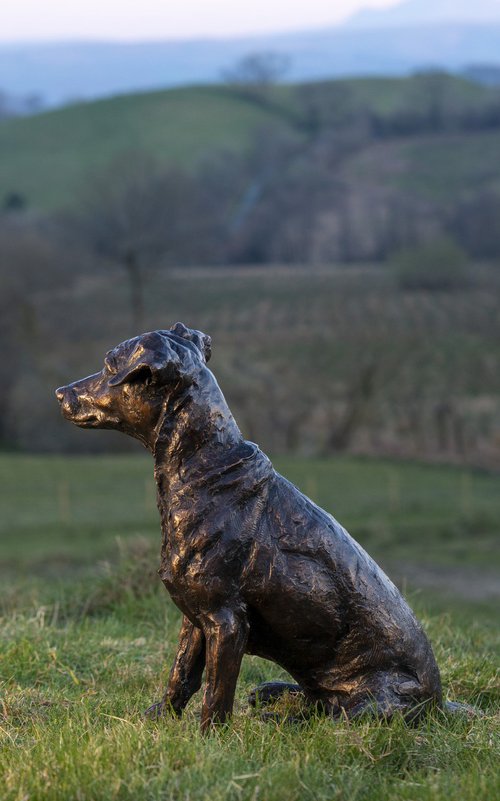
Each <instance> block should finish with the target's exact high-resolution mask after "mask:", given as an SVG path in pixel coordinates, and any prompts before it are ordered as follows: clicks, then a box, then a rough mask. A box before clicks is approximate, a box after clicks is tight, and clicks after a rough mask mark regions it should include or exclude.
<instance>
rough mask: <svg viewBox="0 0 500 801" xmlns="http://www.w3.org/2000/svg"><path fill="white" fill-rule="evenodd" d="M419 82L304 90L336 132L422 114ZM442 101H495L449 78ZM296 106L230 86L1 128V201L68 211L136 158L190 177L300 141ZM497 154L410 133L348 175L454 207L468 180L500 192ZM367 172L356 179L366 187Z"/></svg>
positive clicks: (281, 92) (478, 139)
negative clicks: (260, 144) (103, 175)
mask: <svg viewBox="0 0 500 801" xmlns="http://www.w3.org/2000/svg"><path fill="white" fill-rule="evenodd" d="M426 81H427V79H426V77H425V76H414V77H412V78H407V79H398V78H371V79H367V78H366V79H363V78H360V79H350V80H344V81H335V82H324V83H322V84H316V85H315V84H313V85H311V86H310V87H309V88H307V89H305V90H304V93H303V95H302V97H304V96H306V95H307V94H309V96H311V93H313V92H315V91H317V89H318V87H320V90H321V92H323V93H324V98H323V100H322V101H321V107H322V108H323V107H325V108H327V109H328V108H329V107H331V109H332V113H333V114H334V116H335V119H336V121H337V122H336V124H340V125H342V124H344V123H345V122H346V120H352V119H355V118H356V115H359V114H370V113H375V114H377V115H378V116H379V117H380V118H381V119H384V117H386V116H387V115H391V114H394V113H398V112H406V111H411V112H412V113H419V112H421V111H422V109H424V108H425V107H426V105H425V104H427V103H428V102H429V98H428V95H427V92H428V90H427V89H426ZM439 93H440V94H439V97H440V99H441V101H442V103H443V109H444V111H445V113H446V114H450V115H453V114H454V113H455V111H456V109H460V108H467V109H468V110H469V112H471V113H474V112H475V111H478V110H481V109H482V108H484V107H485V106H486V105H487V104H493V103H495V102H497V101H496V95H495V91H494V89H490V88H487V87H481V86H479V85H475V84H473V83H469V82H468V81H465V80H462V79H459V78H454V77H451V76H448V77H445V78H443V80H442V84H441V85H440V88H439ZM302 102H303V101H301V100H300V94H297V92H296V87H293V86H290V87H275V88H274V89H273V90H272V91H271V92H270V93H268V95H267V96H266V99H265V102H262V101H259V100H257V101H256V99H255V97H253V96H252V95H251V94H250V93H246V94H245V93H241V92H238V91H237V90H235V89H234V88H230V87H227V86H215V87H192V88H185V89H173V90H168V91H157V92H144V93H139V94H134V95H123V96H117V97H113V98H110V99H106V100H100V101H96V102H92V103H80V104H78V103H76V104H74V105H70V106H67V107H65V108H62V109H58V110H55V111H50V112H45V113H43V114H39V115H36V116H33V117H29V118H20V119H12V120H7V121H6V122H3V123H1V124H0V197H2V196H3V197H5V196H6V195H8V194H9V193H11V192H16V193H20V194H22V195H23V196H24V197H25V198H26V199H27V202H28V204H29V206H30V207H32V208H36V209H42V210H46V211H52V210H58V209H61V208H65V207H72V206H75V204H77V203H78V199H79V197H80V196H81V194H82V193H83V192H84V191H85V188H86V186H87V185H88V184H89V182H92V180H93V178H95V176H97V175H99V173H100V172H102V170H103V169H105V168H106V167H107V166H108V165H109V164H111V163H113V162H114V161H116V160H118V159H122V160H123V159H124V158H126V159H133V158H134V156H135V155H136V154H138V153H140V154H147V155H149V156H151V157H153V158H154V159H156V160H157V161H158V162H159V163H160V164H165V165H175V166H181V167H185V168H187V169H192V168H193V167H196V165H197V163H198V162H199V161H200V160H203V159H206V158H207V157H209V156H210V155H211V154H213V152H214V151H219V152H220V151H232V152H243V151H245V150H247V149H248V147H249V145H250V143H251V142H252V140H253V137H254V135H255V134H256V133H257V132H259V131H263V130H264V131H267V132H269V131H270V130H272V131H273V132H274V133H275V134H278V135H282V134H285V135H287V136H288V137H294V138H295V139H296V140H297V141H301V140H302V139H303V137H304V131H303V125H302V123H303V120H302V117H301V115H303V108H302V106H301V103H302ZM497 153H498V133H494V134H483V133H481V132H479V133H474V132H469V133H466V134H458V135H456V136H455V137H453V138H452V139H451V140H450V139H449V137H447V136H446V135H444V136H443V135H436V136H435V137H428V136H427V137H426V136H419V135H418V134H417V135H415V136H412V137H410V142H409V143H407V142H406V141H405V139H403V141H402V142H400V141H399V140H395V141H393V142H391V143H390V144H387V145H384V146H383V148H382V150H381V149H380V147H379V146H378V145H377V144H374V143H370V142H367V144H366V147H364V148H363V150H362V152H361V154H358V155H356V156H355V157H354V159H353V163H352V165H351V163H350V160H349V159H347V161H346V164H345V171H346V174H347V175H348V177H351V178H354V179H356V178H357V175H358V172H359V169H360V167H359V163H360V160H361V163H362V165H364V163H365V162H367V163H368V164H370V163H372V164H373V171H375V172H376V173H377V175H376V179H377V182H376V183H375V184H374V185H380V180H382V182H383V183H384V184H385V183H387V184H388V185H391V184H393V183H396V184H397V185H399V186H401V187H405V188H407V187H409V188H413V187H412V186H411V184H412V182H413V181H414V180H416V181H417V183H418V184H419V185H418V186H417V187H416V188H417V189H418V190H419V191H421V192H422V194H424V195H431V196H432V197H438V199H442V198H441V197H440V194H443V193H444V195H445V197H444V199H446V198H447V197H448V198H449V199H454V198H455V193H456V191H457V183H458V188H459V189H461V190H463V191H467V189H468V183H467V181H468V179H469V176H470V175H471V174H472V175H473V177H474V180H475V181H476V182H477V181H479V184H480V186H481V187H490V186H498V185H499V184H500V172H499V168H498V159H497V158H496V154H497ZM464 155H465V158H466V161H465V166H464V167H463V168H461V164H462V162H463V158H464ZM492 156H493V157H492ZM394 164H396V165H397V173H398V174H397V176H396V178H395V177H394V176H393V174H392V172H393V165H394ZM457 168H458V169H457ZM118 169H119V168H117V170H118ZM363 169H365V167H363ZM450 171H451V172H452V173H453V175H454V181H453V183H452V184H451V185H450V184H449V175H450ZM369 174H370V173H369V172H365V173H363V175H364V179H366V177H367V176H368V175H369ZM419 175H420V178H418V176H419ZM415 176H417V178H415ZM422 184H423V185H422ZM436 186H437V187H438V189H437V190H436V189H435V187H436Z"/></svg>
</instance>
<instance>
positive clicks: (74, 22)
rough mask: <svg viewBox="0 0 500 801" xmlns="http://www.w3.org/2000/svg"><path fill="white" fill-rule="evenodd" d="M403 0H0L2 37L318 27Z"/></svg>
mask: <svg viewBox="0 0 500 801" xmlns="http://www.w3.org/2000/svg"><path fill="white" fill-rule="evenodd" d="M398 2H401V0H13V1H12V2H9V0H0V41H3V42H15V41H54V40H58V39H107V40H118V41H127V40H128V41H134V40H141V39H191V38H199V37H223V36H242V35H248V34H252V33H271V32H275V31H276V32H278V31H283V32H285V31H293V30H303V29H305V28H319V27H323V26H327V25H334V24H335V23H339V22H342V21H343V20H345V19H346V18H347V17H349V16H350V15H351V14H352V13H353V12H355V11H358V10H359V9H360V8H388V7H390V6H395V5H397V4H398Z"/></svg>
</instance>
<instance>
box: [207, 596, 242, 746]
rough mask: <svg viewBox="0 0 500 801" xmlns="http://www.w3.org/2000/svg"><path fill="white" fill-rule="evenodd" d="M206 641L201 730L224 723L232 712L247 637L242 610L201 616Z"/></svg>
mask: <svg viewBox="0 0 500 801" xmlns="http://www.w3.org/2000/svg"><path fill="white" fill-rule="evenodd" d="M201 622H202V626H203V631H204V634H205V641H206V674H205V677H206V685H205V693H204V696H203V708H202V711H201V729H202V731H204V732H205V731H207V729H209V728H210V726H211V725H212V724H213V723H224V721H225V720H226V719H227V718H228V717H229V715H231V712H232V711H233V703H234V693H235V690H236V681H237V679H238V674H239V672H240V666H241V660H242V658H243V654H244V653H245V648H246V644H247V639H248V629H249V626H248V621H247V619H246V616H245V615H244V614H243V613H242V612H236V611H234V610H233V609H228V608H224V609H220V610H218V611H217V612H215V613H210V614H207V615H205V616H203V617H202V618H201Z"/></svg>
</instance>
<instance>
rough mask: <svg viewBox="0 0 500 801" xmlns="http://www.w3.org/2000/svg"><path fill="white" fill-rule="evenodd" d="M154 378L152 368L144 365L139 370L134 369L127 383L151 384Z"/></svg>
mask: <svg viewBox="0 0 500 801" xmlns="http://www.w3.org/2000/svg"><path fill="white" fill-rule="evenodd" d="M152 380H153V374H152V372H151V369H150V368H149V367H147V366H146V365H144V366H143V367H140V368H139V369H137V370H134V372H133V373H131V374H130V376H129V377H128V379H127V384H145V385H146V386H149V384H151V381H152Z"/></svg>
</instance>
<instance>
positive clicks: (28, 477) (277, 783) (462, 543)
mask: <svg viewBox="0 0 500 801" xmlns="http://www.w3.org/2000/svg"><path fill="white" fill-rule="evenodd" d="M276 461H277V466H278V468H279V469H281V471H282V472H283V473H284V474H285V475H287V476H288V477H289V478H291V479H292V480H293V481H295V482H296V483H298V484H299V485H300V486H301V487H302V488H303V489H304V490H305V491H306V492H308V493H309V494H311V495H312V496H313V497H314V498H315V499H316V500H318V501H319V502H320V503H321V504H322V505H325V506H326V507H327V508H329V509H331V510H332V511H334V512H335V514H336V515H337V516H338V517H339V518H340V519H341V520H342V522H344V523H345V524H346V525H347V526H348V527H349V528H350V529H351V530H352V533H353V534H354V535H355V536H357V538H358V539H359V540H360V541H361V542H362V543H363V544H365V545H367V547H368V548H369V550H370V552H371V553H372V554H373V555H374V556H376V557H377V558H378V559H380V560H381V561H383V562H384V564H389V562H390V561H391V559H395V558H396V557H397V559H400V560H402V561H404V563H405V565H407V566H408V567H411V565H414V564H420V563H422V561H424V562H425V561H426V560H427V561H428V562H432V563H434V562H435V561H437V562H438V564H440V565H442V566H443V567H446V568H447V569H449V570H461V571H466V570H469V569H473V570H474V571H480V573H484V574H486V573H487V572H488V570H489V569H491V568H493V567H494V566H495V564H498V552H495V550H494V534H495V533H496V531H497V522H496V521H497V520H498V511H499V509H498V507H499V505H500V498H499V496H498V492H497V483H498V478H497V477H496V476H494V475H490V474H487V473H471V472H467V473H464V472H463V471H461V470H458V469H453V468H443V467H423V466H419V465H414V464H403V463H392V462H386V461H372V460H360V459H353V458H342V459H338V460H334V461H324V460H323V461H321V460H316V461H312V462H309V461H306V460H300V459H295V460H292V459H285V460H283V459H282V460H276ZM0 470H1V476H0V478H1V481H2V486H3V488H4V490H5V503H4V510H3V516H2V522H1V527H2V528H1V532H0V536H1V543H2V548H1V561H0V569H1V578H2V587H3V592H2V595H1V599H0V615H1V618H2V619H1V626H0V632H1V633H0V741H1V751H0V787H2V791H1V793H0V795H1V797H2V801H21V800H22V799H23V800H24V799H36V800H38V799H43V801H59V799H60V801H72V800H73V799H75V801H87V799H88V800H89V801H100V799H102V800H103V801H111V799H120V800H121V799H131V801H132V800H133V801H142V800H143V799H144V801H146V799H148V800H149V799H150V800H151V801H153V799H155V801H156V799H186V801H187V799H189V800H190V801H195V800H196V799H200V801H201V799H207V798H210V799H216V801H218V800H219V799H220V800H221V801H222V799H224V801H229V800H230V799H231V800H232V799H235V801H240V799H248V800H249V801H250V800H251V799H254V801H256V800H257V799H263V800H265V801H273V799H275V800H276V801H294V799H297V800H298V799H300V801H302V799H325V801H332V799H345V800H346V801H347V800H349V801H364V800H365V799H366V801H379V800H380V801H382V799H383V801H387V800H388V799H408V801H420V800H422V801H424V800H425V801H427V800H428V801H431V800H432V801H438V800H439V801H440V800H441V799H443V801H444V799H446V800H448V799H450V798H453V799H455V798H456V799H460V801H469V799H470V801H473V800H474V801H476V800H477V799H484V801H487V800H488V801H489V800H490V799H493V798H494V797H496V795H497V794H498V789H499V787H498V771H497V765H498V757H499V753H498V748H497V745H498V741H497V740H495V735H496V733H497V732H498V727H497V726H496V723H497V720H496V717H495V710H496V709H497V708H498V691H497V683H496V675H495V656H496V653H497V651H496V646H497V645H498V635H497V632H496V627H495V622H496V621H495V617H496V611H497V610H496V605H495V603H494V601H493V599H489V598H488V597H486V596H485V597H484V598H483V599H482V600H481V601H480V602H479V601H476V602H473V601H471V600H470V599H467V598H465V597H461V598H460V597H453V596H451V595H444V594H443V593H442V592H438V591H437V589H434V591H433V593H427V592H425V593H422V592H418V591H417V589H416V585H413V586H412V588H411V590H410V601H411V603H412V605H413V606H414V607H415V609H416V611H417V613H418V615H419V617H420V619H421V620H422V621H423V623H424V625H425V627H426V629H427V631H428V633H429V636H430V638H431V640H432V643H433V646H434V649H435V652H436V656H437V659H438V662H439V664H440V667H441V671H442V677H443V684H444V688H445V692H446V694H447V695H448V697H450V698H453V699H459V700H462V701H468V702H469V703H472V704H474V705H475V706H476V707H477V708H478V709H481V710H482V711H483V713H484V714H483V716H476V717H473V718H468V717H466V716H462V715H458V716H450V715H448V714H445V713H441V712H436V713H434V714H433V715H432V716H430V717H429V718H428V719H427V720H426V721H425V723H423V724H422V725H420V726H418V727H417V728H410V727H407V726H405V725H404V724H403V723H402V721H401V720H394V721H393V722H392V723H390V724H386V723H380V722H373V721H369V720H365V721H359V722H356V723H350V724H349V723H347V722H340V723H335V724H333V723H332V722H331V721H329V720H325V719H322V718H317V719H312V720H311V721H309V722H308V723H307V724H304V725H302V726H300V727H297V726H290V725H286V724H284V723H282V724H274V723H271V724H269V723H267V724H264V723H262V722H261V721H260V720H259V719H258V717H257V716H256V715H255V714H254V713H251V712H250V711H249V710H248V708H247V706H246V703H245V695H246V692H247V691H248V689H249V688H251V687H252V686H254V685H255V684H256V683H259V682H261V681H264V680H266V679H270V678H277V677H280V676H282V675H283V674H282V672H281V671H280V670H279V669H277V668H276V666H274V665H272V664H270V663H266V662H264V661H263V660H260V659H257V658H253V657H252V658H251V657H245V659H244V663H243V669H242V673H241V676H240V680H239V685H238V695H237V704H236V710H235V716H234V718H233V721H232V722H231V723H230V725H229V726H228V727H226V728H224V729H221V730H220V731H218V732H216V733H214V734H212V735H211V736H209V737H207V738H202V737H201V736H200V734H199V732H198V723H199V720H198V715H199V708H200V700H201V699H200V695H199V694H198V696H195V698H194V699H193V701H192V702H191V704H190V705H189V707H188V710H187V712H186V715H185V717H184V718H183V719H182V720H181V721H174V720H167V721H165V722H162V723H161V724H153V723H150V722H145V721H144V720H143V719H142V718H141V714H140V713H141V710H143V709H144V708H146V707H147V706H148V705H149V704H150V703H151V702H152V701H153V700H155V699H156V698H158V696H159V693H160V691H161V685H162V682H164V681H165V675H166V672H165V671H166V667H167V666H168V664H169V662H170V661H171V659H172V656H173V653H174V649H175V641H176V632H177V628H178V625H179V613H178V612H177V610H176V609H175V607H174V606H173V604H172V603H171V602H169V601H168V598H167V596H166V593H165V592H164V591H163V588H162V587H161V586H160V582H159V581H158V579H157V578H156V579H155V577H154V567H155V566H156V564H157V551H158V540H159V523H158V520H157V515H156V512H155V509H154V502H153V498H152V475H151V473H152V466H151V464H150V462H149V461H148V460H146V459H143V458H133V457H123V456H122V457H112V458H110V457H106V458H105V457H100V458H96V457H86V458H78V459H76V458H74V459H64V458H61V457H52V458H47V457H27V456H7V455H4V456H3V457H1V459H0ZM117 536H120V538H121V540H120V546H119V548H118V549H117V544H116V537H117ZM472 538H473V539H472ZM117 550H118V556H117ZM460 554H461V555H460ZM104 560H107V562H106V561H104ZM471 566H472V567H471Z"/></svg>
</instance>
